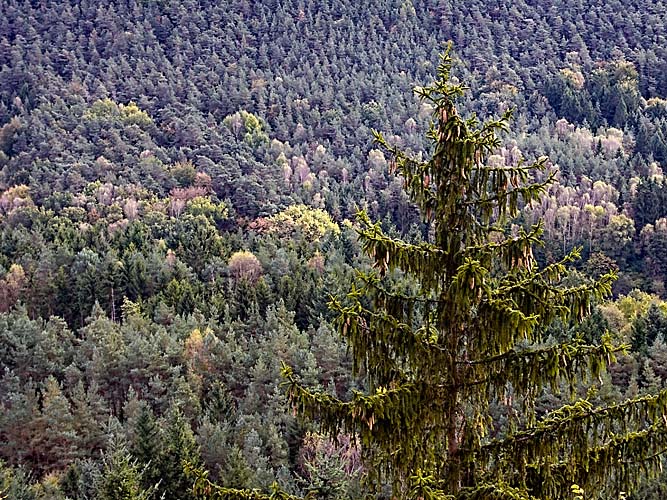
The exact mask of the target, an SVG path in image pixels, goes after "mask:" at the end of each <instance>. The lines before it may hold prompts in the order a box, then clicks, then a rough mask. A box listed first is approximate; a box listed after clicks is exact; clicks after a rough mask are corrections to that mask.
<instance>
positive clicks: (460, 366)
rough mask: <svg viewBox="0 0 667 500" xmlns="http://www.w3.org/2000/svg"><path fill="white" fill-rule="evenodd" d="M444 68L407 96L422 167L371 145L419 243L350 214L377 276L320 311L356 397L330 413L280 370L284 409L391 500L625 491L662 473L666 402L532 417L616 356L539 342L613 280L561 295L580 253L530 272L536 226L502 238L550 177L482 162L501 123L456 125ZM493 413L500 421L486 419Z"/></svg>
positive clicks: (570, 408)
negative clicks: (344, 346) (337, 337)
mask: <svg viewBox="0 0 667 500" xmlns="http://www.w3.org/2000/svg"><path fill="white" fill-rule="evenodd" d="M450 68H451V58H450V56H449V55H448V54H445V55H444V56H443V59H442V63H441V65H440V66H439V68H438V80H437V81H436V82H435V83H434V84H433V85H431V86H429V87H425V88H419V89H417V90H416V92H417V94H418V95H419V96H420V97H421V98H422V99H423V100H425V101H428V102H429V103H430V104H431V105H432V106H433V107H434V115H433V116H434V122H433V124H432V125H431V127H430V131H429V138H430V140H431V141H432V145H433V153H432V156H431V157H430V158H428V159H427V160H426V161H422V160H421V159H415V158H412V157H410V156H408V155H407V154H406V153H404V152H403V151H401V150H400V149H398V148H395V147H392V146H390V145H389V144H388V143H387V142H386V141H385V139H384V138H383V137H382V135H381V134H379V133H378V134H376V141H377V142H378V143H379V144H380V145H381V146H382V147H383V148H384V149H385V151H387V152H388V153H389V155H390V156H391V157H392V161H391V168H392V169H393V170H394V171H397V172H398V174H400V175H401V176H402V177H403V179H404V182H405V189H406V191H407V193H408V195H409V196H410V198H411V199H412V201H413V202H414V203H415V204H416V205H417V206H418V208H419V210H420V211H421V214H422V216H423V218H424V219H425V221H426V222H427V223H428V224H429V225H430V227H431V232H430V234H431V237H430V239H429V241H426V242H422V243H416V244H411V243H408V242H406V241H402V240H400V239H396V238H392V237H389V236H387V235H386V234H385V233H383V231H382V229H381V227H380V224H379V223H378V224H373V223H371V221H370V220H369V218H368V217H367V216H366V215H365V214H364V213H361V214H360V216H359V221H360V225H361V228H360V229H359V231H358V232H359V239H360V243H361V246H362V248H363V250H364V252H365V253H366V254H367V255H368V257H369V258H370V259H371V260H372V262H373V264H374V270H373V271H371V272H359V273H358V276H359V281H360V285H355V286H353V288H352V291H351V292H350V293H349V294H348V297H347V299H346V300H344V301H343V300H338V299H333V300H332V306H333V308H334V309H335V310H336V311H337V312H338V314H339V316H338V320H337V321H338V327H339V329H340V331H341V333H342V335H343V336H344V337H345V338H346V340H347V342H348V343H349V345H350V347H351V349H352V352H353V355H354V365H355V366H354V368H355V370H356V372H357V373H362V374H364V375H365V376H366V379H367V382H368V388H369V390H368V393H359V392H358V393H355V395H354V396H353V398H352V400H350V401H343V400H339V399H337V398H335V397H334V396H331V395H330V394H328V393H322V392H312V391H309V390H307V389H306V388H304V387H303V386H301V385H300V384H299V383H298V382H297V380H296V378H295V376H294V375H293V374H292V371H291V369H290V368H289V367H285V368H284V376H285V377H286V379H287V382H286V384H287V389H288V393H289V396H290V399H291V401H292V404H293V405H294V407H295V409H296V410H297V411H298V412H299V413H301V414H302V415H306V416H309V417H312V418H317V419H320V421H321V425H322V427H323V429H324V431H326V432H327V433H328V434H329V435H330V436H332V437H334V438H335V437H336V436H338V435H340V433H346V434H349V435H352V436H357V437H358V439H359V440H360V442H361V445H362V449H363V454H364V457H365V462H366V466H367V470H368V472H369V479H370V484H375V485H378V486H380V485H382V484H387V483H390V484H392V486H393V490H394V494H395V495H396V496H397V497H399V498H413V499H417V498H419V499H454V498H466V499H473V498H475V499H477V498H485V499H486V498H514V499H528V498H570V497H571V496H572V494H573V493H572V492H573V491H575V489H576V491H577V492H580V491H582V489H583V491H585V492H586V495H587V496H589V493H591V494H592V496H596V495H599V494H602V493H603V492H605V491H614V492H619V491H628V490H630V489H631V488H632V487H633V486H634V484H635V480H636V477H637V475H638V474H639V473H640V472H642V471H644V472H649V473H652V472H655V471H656V470H657V469H658V468H659V465H660V453H661V452H662V451H663V450H664V449H665V447H667V432H665V431H666V430H667V429H666V425H665V421H664V420H663V414H664V411H665V406H666V404H667V393H660V394H659V395H657V396H647V397H643V398H641V399H635V400H631V401H628V402H626V403H622V404H617V405H614V406H611V407H595V406H594V405H593V404H592V402H591V401H589V400H588V399H579V400H574V398H573V401H572V403H571V404H569V405H566V406H563V407H561V408H559V409H557V410H554V411H552V412H550V413H547V414H546V415H540V414H538V413H537V412H536V411H535V402H536V399H537V397H538V396H539V395H540V394H541V392H542V390H543V388H545V387H548V388H550V389H551V390H553V391H557V390H558V389H559V387H561V386H563V385H564V386H566V387H567V386H569V387H570V388H571V389H572V391H571V393H572V395H573V396H574V393H575V391H574V388H575V386H576V384H577V383H579V382H581V381H582V380H583V381H590V380H593V379H594V378H597V377H599V376H600V373H601V372H602V371H603V370H604V368H605V367H606V365H607V364H608V363H610V362H611V361H612V360H613V359H614V353H615V352H617V351H619V350H621V348H619V347H614V346H613V345H612V344H611V342H610V339H609V338H608V337H607V336H603V337H602V338H601V340H600V344H599V345H588V344H585V343H584V341H583V340H580V339H573V340H568V341H565V342H563V343H559V344H553V343H552V344H547V343H546V342H545V341H546V339H544V338H543V332H544V331H545V327H546V326H548V325H549V324H550V323H551V322H552V321H553V320H555V319H560V320H561V321H563V323H565V324H567V322H568V321H576V322H578V321H581V320H582V319H583V318H584V317H585V316H586V315H587V314H588V313H589V310H590V308H591V305H592V304H593V303H594V301H596V300H598V299H599V298H601V297H603V296H605V295H608V294H609V293H610V288H611V283H612V281H613V279H614V276H613V274H612V273H609V274H606V275H603V276H601V277H600V278H599V279H598V280H597V281H592V280H591V281H586V282H584V283H583V284H579V285H575V286H573V285H570V283H572V280H566V278H567V276H568V271H567V265H568V264H569V263H570V262H572V261H573V260H575V259H576V258H578V251H577V250H575V251H573V252H571V253H570V254H568V255H567V256H566V257H565V258H564V259H563V260H561V261H558V262H555V263H551V264H549V265H547V266H546V267H542V268H540V267H539V266H538V264H537V262H536V259H535V258H534V257H533V248H534V247H535V246H536V245H539V244H540V241H541V240H540V237H541V234H542V225H541V224H537V225H535V226H533V227H531V228H527V229H521V228H519V229H518V230H514V231H513V230H512V222H513V221H514V222H515V223H516V220H515V217H517V215H518V213H519V209H520V208H521V207H522V206H524V205H525V204H530V203H532V202H537V201H539V200H540V197H541V196H542V195H543V194H544V192H545V189H546V188H547V187H548V186H549V184H550V183H551V182H552V181H553V175H554V174H553V173H551V174H547V173H546V170H547V166H548V162H547V159H546V158H540V159H539V160H537V161H536V162H535V163H533V164H530V165H527V164H524V163H523V162H520V163H519V164H516V165H500V166H499V165H494V166H488V165H486V164H485V159H486V158H487V157H488V156H489V155H491V154H493V153H494V152H495V151H497V150H498V149H499V147H500V140H499V138H498V134H499V133H501V132H504V131H506V130H507V122H508V119H509V118H510V115H511V113H509V112H508V113H506V114H505V115H504V116H503V118H502V119H500V120H495V121H489V122H486V123H483V124H480V123H479V122H478V121H477V120H476V118H475V117H472V118H469V119H463V118H462V117H460V116H459V114H458V113H457V109H456V106H455V100H456V98H458V97H460V96H462V95H463V93H464V90H465V87H464V86H463V85H460V84H458V83H452V82H450V80H449V74H450ZM515 227H516V226H515ZM399 274H400V275H401V276H403V277H404V278H403V279H411V280H412V281H413V282H414V288H415V289H416V292H415V293H413V294H409V293H405V292H403V291H401V292H396V291H395V290H394V289H392V288H391V286H390V285H389V284H388V283H389V281H390V280H389V279H386V278H387V277H390V276H389V275H391V277H396V276H397V275H399ZM499 403H500V404H503V403H504V405H505V406H507V407H508V409H511V410H513V411H510V410H508V415H507V416H505V417H504V418H502V419H493V418H491V417H490V416H489V415H490V408H491V406H492V405H494V404H495V405H497V404H499ZM517 408H520V409H521V410H522V411H521V412H517V411H516V409H517ZM499 427H500V428H499Z"/></svg>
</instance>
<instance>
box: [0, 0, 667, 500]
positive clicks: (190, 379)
mask: <svg viewBox="0 0 667 500" xmlns="http://www.w3.org/2000/svg"><path fill="white" fill-rule="evenodd" d="M666 8H667V3H665V2H664V1H663V0H650V1H649V0H639V1H636V2H621V1H619V0H610V1H607V2H593V1H590V0H573V1H569V2H563V1H556V2H547V1H544V0H536V1H532V2H527V1H525V0H518V1H512V2H510V1H506V0H494V1H492V2H482V1H480V0H466V1H464V2H453V1H450V0H362V1H357V2H352V1H349V0H335V1H330V2H310V1H307V0H230V1H229V2H208V1H199V2H195V1H194V0H183V1H177V0H142V1H111V2H106V3H105V2H91V1H89V0H84V1H75V0H64V1H58V2H56V1H50V0H45V1H28V0H0V499H3V500H4V499H5V498H6V499H8V500H9V499H17V500H24V499H25V500H28V499H30V500H32V499H59V500H65V499H72V500H74V499H100V500H106V499H121V498H122V499H142V500H144V499H159V498H165V499H176V500H178V499H195V498H218V497H215V496H214V493H212V492H214V491H216V488H218V490H217V491H218V494H219V495H223V493H221V492H222V491H223V489H224V488H228V489H229V491H238V492H239V495H240V494H241V493H240V492H242V491H245V492H253V491H254V492H255V493H253V494H256V495H257V496H256V497H251V496H248V497H247V498H263V497H261V496H260V495H265V496H266V498H268V495H271V494H272V493H271V492H272V491H274V493H273V495H274V496H273V497H272V498H288V496H287V495H291V496H294V497H299V498H303V497H306V496H307V495H310V498H322V499H326V500H338V499H360V498H386V499H389V498H392V496H391V485H390V481H389V480H386V481H385V483H383V484H381V486H380V487H377V484H376V485H375V487H373V486H372V485H369V483H368V476H369V461H368V456H367V455H366V452H365V451H364V449H363V446H362V445H360V443H359V440H358V439H357V438H356V437H355V434H354V433H353V432H341V433H340V434H338V435H336V434H337V433H335V432H333V431H332V430H331V429H329V425H328V423H327V419H326V418H324V416H323V415H320V414H318V413H317V412H314V413H313V415H310V414H309V412H308V411H305V408H300V411H296V412H295V411H294V410H295V408H296V407H297V406H299V405H296V404H295V402H294V399H293V398H294V393H295V392H294V391H296V390H297V387H299V388H308V391H313V392H314V393H317V394H319V395H323V394H324V395H327V397H329V398H332V399H336V400H341V401H351V400H353V399H354V398H355V397H358V396H357V395H358V394H361V393H364V392H366V391H368V390H370V389H371V388H372V387H373V384H374V383H375V382H374V380H375V381H377V380H383V377H379V379H378V378H377V374H375V375H373V367H368V366H364V365H363V363H361V365H360V363H359V359H357V356H355V353H356V352H357V351H356V350H355V349H354V347H355V344H354V339H351V338H346V336H345V335H342V336H341V324H340V321H339V320H340V317H339V313H337V312H336V305H337V304H338V307H339V309H340V308H342V305H341V304H339V303H338V302H337V301H338V299H339V298H342V297H345V296H346V294H348V293H349V292H350V290H351V288H352V286H353V283H355V280H358V279H359V276H360V273H361V275H364V273H371V272H372V270H374V269H377V267H378V263H377V262H376V261H375V258H374V257H373V256H372V255H369V253H368V246H367V245H366V244H365V243H364V239H363V237H362V236H361V233H360V226H363V224H360V220H359V218H358V217H357V213H358V212H359V211H362V210H363V213H364V214H366V215H365V217H367V220H368V221H372V223H373V224H374V223H377V231H378V232H377V233H375V234H380V233H379V232H380V231H381V234H383V235H386V236H387V238H394V239H396V240H398V239H400V240H401V241H404V242H405V244H406V245H416V246H419V245H428V244H430V243H433V238H434V234H436V233H437V231H436V230H434V225H433V224H432V223H430V222H429V221H428V220H427V219H428V218H426V219H425V217H424V213H423V210H422V208H423V207H422V206H421V205H420V203H419V202H418V200H417V199H416V198H415V194H414V191H411V189H413V190H414V187H412V188H411V187H410V186H412V185H411V184H409V183H404V178H405V175H403V174H404V172H402V171H400V169H399V173H401V175H403V177H402V176H401V175H397V174H396V173H395V170H396V168H397V167H396V158H395V154H394V153H395V150H392V149H391V148H390V147H388V146H387V145H389V144H391V145H395V146H396V147H397V148H398V149H400V151H405V152H408V153H409V154H410V155H412V156H414V157H417V158H419V159H425V158H428V157H429V155H430V152H429V151H430V147H431V143H430V142H429V139H428V135H429V130H430V128H429V125H430V123H431V120H432V118H433V117H434V112H435V111H436V110H437V106H436V105H435V104H434V103H433V102H431V101H429V100H428V99H420V96H419V95H418V94H419V89H423V88H424V87H425V86H427V85H429V84H430V83H431V82H432V81H433V80H434V79H435V78H436V73H437V71H438V67H439V66H438V65H439V61H440V55H441V54H442V53H443V51H444V50H445V48H446V46H447V43H448V42H451V44H452V47H453V51H452V56H453V59H452V67H451V73H452V76H451V82H453V83H452V85H457V84H458V83H459V82H460V83H465V85H467V86H468V87H469V89H468V90H467V91H466V92H465V93H464V94H463V95H462V96H461V97H459V98H458V100H457V106H458V107H459V111H460V113H461V114H462V115H465V116H471V115H473V114H475V115H476V116H478V117H479V119H480V120H490V119H494V117H501V116H503V115H504V114H505V113H506V112H508V110H512V118H511V120H510V122H509V128H508V129H507V130H501V131H499V134H498V135H499V137H500V141H499V143H498V144H496V145H494V147H493V150H492V151H490V152H489V154H488V155H487V156H488V157H487V158H486V160H487V163H488V165H490V166H491V167H495V168H501V167H504V166H517V165H521V164H522V162H523V160H524V159H527V160H531V161H532V160H534V159H537V158H543V157H544V158H548V160H546V159H545V160H544V161H545V162H546V163H545V164H544V167H545V169H546V170H548V171H550V172H553V173H554V177H553V179H552V182H551V183H550V184H549V185H548V186H547V187H546V188H545V191H544V192H543V193H542V194H541V196H539V198H535V199H533V200H532V203H523V202H521V203H519V207H518V208H519V211H518V213H517V214H516V216H515V217H514V219H513V227H512V228H511V230H512V231H514V232H516V233H517V234H518V232H519V231H520V228H524V229H526V230H528V228H530V227H533V226H534V225H535V224H538V223H539V221H542V222H541V224H542V228H543V235H542V238H543V243H542V244H541V245H536V246H535V247H534V249H533V251H534V252H535V254H534V260H535V264H536V265H539V266H542V267H545V266H549V265H552V264H554V263H558V262H561V261H562V260H563V259H565V260H568V265H569V266H570V268H571V272H570V274H569V275H568V280H569V281H568V282H567V283H565V284H566V285H572V286H575V285H578V284H580V283H587V281H586V280H587V279H589V278H588V277H590V278H593V279H601V277H604V276H606V273H608V272H609V271H611V272H612V273H614V274H615V275H616V277H617V278H616V279H615V281H614V282H613V284H611V285H610V286H611V288H610V293H609V294H607V295H606V297H604V298H602V297H597V298H595V300H593V301H592V302H591V304H590V314H588V315H586V316H585V317H582V318H575V317H572V318H570V317H566V316H563V317H562V318H553V321H550V322H549V323H548V324H545V325H543V327H544V328H543V331H541V332H540V334H539V335H540V336H539V338H540V339H541V343H540V345H544V346H552V345H555V344H557V343H559V342H569V341H572V340H574V339H581V340H582V342H586V343H591V344H596V343H602V345H607V344H605V343H606V342H610V343H613V344H614V345H624V344H626V345H628V349H627V350H626V351H624V352H619V353H617V354H616V356H615V361H614V362H613V363H610V364H609V366H608V369H607V370H606V371H601V372H600V373H599V377H596V378H595V380H593V381H587V380H585V378H575V379H573V380H571V381H569V382H571V383H569V384H565V383H563V384H556V386H553V385H546V386H544V387H540V388H539V390H538V391H537V392H536V393H535V395H534V401H535V405H534V406H535V407H534V409H533V410H534V413H535V414H536V415H538V416H544V415H549V414H550V413H554V411H555V410H556V409H558V408H561V406H562V405H564V404H566V403H567V402H569V401H570V399H571V398H570V396H572V393H573V394H574V395H575V396H576V397H579V398H588V399H587V401H588V400H590V401H591V402H592V403H593V404H595V405H614V404H622V403H623V402H625V401H627V400H629V399H632V398H642V397H649V395H651V394H656V393H660V391H663V390H664V389H665V388H666V387H667V283H666V280H667V186H665V184H666V183H667V179H666V178H665V175H666V174H665V173H664V172H663V169H664V168H667V29H666V26H665V24H666V22H665V19H664V12H665V9H666ZM415 88H417V89H418V92H417V94H415V92H413V90H414V89H415ZM422 97H423V95H422ZM374 131H379V132H381V133H382V134H383V135H382V138H383V140H384V139H386V142H382V141H378V140H377V139H378V137H377V135H375V136H374ZM496 146H497V147H496ZM537 180H538V181H539V180H540V179H537ZM422 181H423V178H422ZM427 187H428V185H427ZM362 222H363V221H362ZM374 227H375V226H374ZM573 249H575V253H578V254H579V256H580V257H579V258H578V259H572V261H571V262H569V256H570V255H571V251H572V250H573ZM387 260H388V258H387ZM401 269H403V267H401V266H398V270H392V272H390V273H389V274H388V276H387V277H386V279H387V280H388V281H390V282H391V284H392V286H394V287H395V288H397V289H398V290H400V291H401V293H405V294H409V293H410V292H413V291H414V290H415V287H416V284H415V282H414V281H411V278H410V276H409V273H407V272H405V273H402V272H401ZM359 304H360V307H361V305H363V307H364V308H366V307H368V305H369V304H368V303H367V301H366V299H361V300H360V302H359ZM284 366H286V367H289V369H288V370H286V369H285V368H284ZM360 366H361V369H359V368H360ZM374 377H376V378H374ZM567 385H571V386H572V387H571V388H570V387H566V386H567ZM570 389H572V390H570ZM304 390H305V389H304ZM501 399H502V398H496V399H494V400H492V401H491V402H490V404H489V407H488V412H489V418H490V419H491V420H493V422H495V423H496V427H497V429H500V428H501V427H504V426H505V425H509V424H508V422H510V421H511V420H512V419H511V418H510V415H512V414H515V413H517V412H520V411H522V410H521V409H520V401H518V399H519V398H516V400H514V399H513V398H509V402H508V399H507V398H506V399H505V400H501ZM306 414H308V415H306ZM307 417H311V418H307ZM378 427H379V426H378ZM327 429H329V430H327ZM332 437H333V438H334V439H332ZM666 446H667V445H666ZM203 471H206V472H203ZM198 474H199V476H197V475H198ZM197 477H199V482H200V483H201V484H204V486H205V487H202V488H199V489H198V488H193V484H195V481H196V480H197ZM380 483H382V481H380ZM574 486H576V485H574ZM635 486H636V487H637V488H636V490H635V491H633V492H632V493H631V494H629V495H627V496H621V497H613V498H628V499H630V498H632V499H633V500H649V499H651V500H652V499H661V498H664V496H665V494H666V492H667V476H658V477H657V478H654V479H651V480H650V481H649V480H646V481H643V480H642V481H641V482H638V483H637V484H636V485H635ZM119 488H120V489H119ZM272 488H273V490H272ZM121 490H122V491H121ZM395 491H396V490H394V492H395ZM230 494H231V493H230ZM248 495H250V493H248ZM279 495H284V496H279ZM406 495H407V493H406ZM561 495H562V496H558V497H557V498H568V499H570V498H571V499H573V500H574V499H578V498H582V499H583V498H586V499H588V498H611V497H607V496H603V494H602V493H600V494H599V495H598V494H596V493H595V492H594V491H591V490H588V489H587V490H585V493H584V492H583V491H582V492H579V490H577V489H576V488H574V489H572V490H569V489H568V490H567V491H564V492H562V493H561ZM623 495H625V494H623ZM422 496H423V495H422ZM395 497H396V498H399V497H398V496H395ZM552 497H554V498H556V497H555V496H553V495H552ZM219 498H226V497H224V496H219ZM229 498H232V497H229ZM240 498H242V497H240ZM406 498H407V496H406ZM415 498H417V497H415ZM424 498H427V497H424ZM433 498H436V497H433ZM442 498H444V497H442ZM457 498H458V497H457ZM503 498H504V497H503ZM517 498H519V497H517ZM520 498H523V497H520ZM539 498H543V497H539Z"/></svg>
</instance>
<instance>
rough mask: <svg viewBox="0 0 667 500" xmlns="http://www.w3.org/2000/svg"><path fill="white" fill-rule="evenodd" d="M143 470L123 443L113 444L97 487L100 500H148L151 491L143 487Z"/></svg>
mask: <svg viewBox="0 0 667 500" xmlns="http://www.w3.org/2000/svg"><path fill="white" fill-rule="evenodd" d="M142 475H143V469H142V468H141V466H140V465H138V464H137V463H136V462H135V461H134V460H133V459H132V456H131V455H130V453H129V452H128V450H127V447H126V446H125V444H124V443H122V441H119V440H116V441H114V442H112V443H111V446H110V447H109V450H108V451H107V453H106V455H105V457H104V468H103V470H102V474H101V477H100V479H99V482H98V485H97V496H96V498H97V499H99V500H148V499H150V498H152V497H151V493H152V492H151V490H150V489H149V490H145V489H143V487H142V482H143V481H142Z"/></svg>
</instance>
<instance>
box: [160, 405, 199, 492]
mask: <svg viewBox="0 0 667 500" xmlns="http://www.w3.org/2000/svg"><path fill="white" fill-rule="evenodd" d="M200 462H201V459H200V456H199V448H198V446H197V443H196V442H195V438H194V435H193V433H192V429H191V428H190V424H188V422H187V421H186V420H185V418H184V416H183V413H182V412H181V410H179V409H178V408H177V407H172V409H171V410H170V412H169V415H168V416H167V422H166V429H165V433H164V450H163V452H162V454H161V455H160V458H159V471H160V476H161V482H160V484H159V485H158V488H157V491H158V498H159V497H160V495H163V496H164V498H172V499H174V500H188V499H191V498H193V496H192V483H193V481H191V480H190V479H189V478H188V477H187V475H186V472H185V467H186V466H192V467H196V466H198V465H199V463H200Z"/></svg>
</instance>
